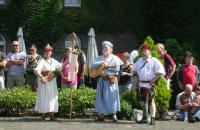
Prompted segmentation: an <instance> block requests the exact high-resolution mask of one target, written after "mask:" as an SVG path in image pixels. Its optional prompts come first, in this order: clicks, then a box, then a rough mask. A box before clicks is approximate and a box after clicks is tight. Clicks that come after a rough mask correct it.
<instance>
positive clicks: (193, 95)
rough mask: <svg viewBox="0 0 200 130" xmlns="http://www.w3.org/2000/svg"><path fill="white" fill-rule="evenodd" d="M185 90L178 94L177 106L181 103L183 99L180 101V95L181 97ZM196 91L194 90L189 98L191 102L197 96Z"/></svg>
mask: <svg viewBox="0 0 200 130" xmlns="http://www.w3.org/2000/svg"><path fill="white" fill-rule="evenodd" d="M184 93H185V92H181V93H179V94H178V95H177V97H176V106H178V105H181V101H180V97H181V95H183V94H184ZM195 96H196V95H195V93H194V92H192V93H191V96H190V98H189V103H190V102H191V101H192V100H193V99H194V98H195Z"/></svg>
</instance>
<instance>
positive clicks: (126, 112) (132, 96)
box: [118, 90, 144, 119]
mask: <svg viewBox="0 0 200 130" xmlns="http://www.w3.org/2000/svg"><path fill="white" fill-rule="evenodd" d="M120 101H121V111H120V113H118V116H119V118H120V119H125V118H126V119H130V117H131V114H132V110H133V108H137V109H143V107H144V102H142V101H140V99H138V96H137V92H136V90H131V91H129V92H127V93H124V94H122V96H121V100H120Z"/></svg>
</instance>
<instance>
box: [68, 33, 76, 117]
mask: <svg viewBox="0 0 200 130" xmlns="http://www.w3.org/2000/svg"><path fill="white" fill-rule="evenodd" d="M76 38H77V37H76V34H75V33H74V32H73V33H72V34H71V39H72V55H71V57H70V58H71V60H70V61H71V62H72V59H74V55H75V54H76V53H75V50H74V46H75V40H76ZM75 59H76V58H75ZM76 62H77V61H76ZM74 66H76V63H75V64H74ZM73 75H74V72H73V71H72V70H70V74H69V76H70V78H71V80H72V79H73V77H74V76H73ZM69 111H70V114H69V119H70V120H71V118H72V85H71V83H70V110H69Z"/></svg>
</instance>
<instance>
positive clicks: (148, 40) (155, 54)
mask: <svg viewBox="0 0 200 130" xmlns="http://www.w3.org/2000/svg"><path fill="white" fill-rule="evenodd" d="M145 44H147V45H149V46H150V47H151V55H152V56H153V57H156V58H157V59H159V60H160V56H159V54H158V52H157V45H156V44H155V43H154V40H153V39H152V37H151V36H147V37H146V38H145V40H144V42H143V44H142V45H140V47H139V50H138V52H139V55H138V57H136V58H135V60H134V62H136V61H137V60H138V59H139V58H140V57H142V47H143V45H145Z"/></svg>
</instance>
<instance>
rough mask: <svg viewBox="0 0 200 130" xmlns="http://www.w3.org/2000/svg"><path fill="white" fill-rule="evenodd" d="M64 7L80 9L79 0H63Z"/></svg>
mask: <svg viewBox="0 0 200 130" xmlns="http://www.w3.org/2000/svg"><path fill="white" fill-rule="evenodd" d="M64 5H65V6H66V7H81V0H64Z"/></svg>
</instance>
